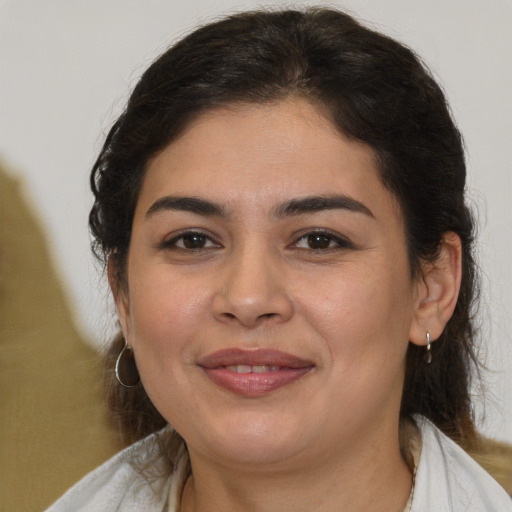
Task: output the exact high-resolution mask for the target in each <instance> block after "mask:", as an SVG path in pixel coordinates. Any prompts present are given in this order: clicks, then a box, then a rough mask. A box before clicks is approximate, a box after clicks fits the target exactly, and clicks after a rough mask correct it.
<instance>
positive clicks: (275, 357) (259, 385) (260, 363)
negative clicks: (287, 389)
mask: <svg viewBox="0 0 512 512" xmlns="http://www.w3.org/2000/svg"><path fill="white" fill-rule="evenodd" d="M199 366H200V367H201V368H202V369H203V370H204V372H205V373H206V375H207V376H208V377H209V378H210V379H211V380H212V381H213V382H215V384H217V385H219V386H221V387H223V388H225V389H228V390H229V391H232V392H233V393H236V394H239V395H245V396H253V397H255V396H260V395H264V394H266V393H269V392H271V391H274V390H276V389H278V388H281V387H283V386H286V385H288V384H291V383H292V382H295V381H297V380H298V379H300V378H301V377H302V376H303V375H305V374H306V373H308V372H309V371H310V370H312V369H313V368H314V365H313V364H312V363H311V362H310V361H307V360H304V359H300V358H298V357H295V356H292V355H291V354H287V353H284V352H280V351H278V350H271V349H256V350H242V349H225V350H220V351H218V352H214V353H212V354H209V355H207V356H205V357H203V358H201V359H200V361H199Z"/></svg>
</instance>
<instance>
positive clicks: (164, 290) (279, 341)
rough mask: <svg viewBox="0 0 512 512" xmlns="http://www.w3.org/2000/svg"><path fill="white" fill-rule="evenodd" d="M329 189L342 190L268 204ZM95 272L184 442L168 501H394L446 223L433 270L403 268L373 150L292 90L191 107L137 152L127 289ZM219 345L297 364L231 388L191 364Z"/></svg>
mask: <svg viewBox="0 0 512 512" xmlns="http://www.w3.org/2000/svg"><path fill="white" fill-rule="evenodd" d="M333 195H336V196H337V197H338V196H342V197H343V198H345V199H344V201H345V202H344V203H343V204H342V205H339V204H338V205H337V206H336V207H329V208H326V209H324V208H318V211H305V210H307V209H305V208H304V205H303V203H301V204H302V206H301V207H300V208H298V211H296V210H293V209H290V208H288V209H286V208H285V207H284V206H283V205H287V204H288V205H289V203H290V201H300V200H302V199H303V198H305V197H311V196H315V197H323V198H325V197H333ZM166 197H172V198H173V199H176V198H177V197H193V198H199V199H201V200H202V201H208V202H209V204H210V203H211V204H213V205H214V206H215V208H217V209H218V210H222V212H220V211H206V210H205V208H204V207H203V208H202V210H201V208H198V207H197V205H195V206H194V205H192V206H191V205H190V204H191V203H190V202H189V203H187V204H188V206H186V209H187V210H184V209H183V208H184V206H183V204H184V203H183V201H182V202H181V203H180V202H178V203H176V202H175V201H174V202H169V200H165V199H163V198H166ZM347 198H348V200H347ZM201 204H203V203H201ZM170 205H171V206H170ZM177 205H178V206H177ZM331 206H332V205H331ZM188 210H193V211H188ZM220 213H221V214H220ZM319 231H320V233H319ZM191 232H193V233H196V234H195V235H193V234H192V235H191V234H190V233H191ZM184 233H185V236H184V237H183V234H184ZM311 234H313V237H311V236H309V235H311ZM315 236H316V238H315ZM109 271H110V276H114V275H115V270H114V269H113V265H111V268H110V269H109ZM111 284H112V287H113V290H114V295H115V299H116V305H117V308H118V313H119V318H120V321H121V325H122V329H123V333H124V335H125V338H126V340H127V342H128V344H129V345H130V346H131V347H133V349H134V352H135V357H136V360H137V366H138V368H139V372H140V375H141V378H142V381H143V383H144V387H145V389H146V391H147V393H148V395H149V396H150V398H151V400H152V401H153V403H154V404H155V406H156V407H157V408H158V410H159V411H160V413H161V414H162V415H163V416H164V417H165V418H166V419H167V420H168V421H169V423H170V424H172V425H173V426H174V427H175V428H176V430H177V431H178V432H179V433H180V434H181V435H182V436H183V438H184V439H185V441H186V443H187V447H188V449H189V453H190V458H191V465H192V477H191V478H190V479H189V480H188V482H187V485H186V487H185V491H184V494H183V501H182V510H183V511H184V512H187V511H189V510H195V511H196V512H197V511H203V510H204V511H206V510H210V511H211V510H223V511H229V510H247V511H252V510H254V511H264V510H277V509H282V508H283V506H284V505H282V504H286V505H285V508H286V510H293V511H302V510H304V511H306V510H322V511H331V510H332V511H334V510H336V511H339V510H344V511H365V510H372V511H380V510H382V511H388V512H389V511H394V510H396V511H401V510H403V507H404V506H405V503H406V501H407V497H408V495H409V492H410V488H411V481H412V478H411V473H410V471H409V469H408V468H407V466H406V464H405V462H404V461H403V460H402V458H401V456H400V449H399V443H398V429H399V427H398V418H399V409H400V399H401V395H402V387H403V379H404V360H405V353H406V350H407V346H408V343H409V341H412V342H414V343H417V344H424V343H425V333H426V331H427V330H429V332H430V333H431V337H432V339H433V340H435V339H436V338H437V337H438V336H439V334H440V333H441V332H442V329H443V327H444V324H445V323H446V321H447V320H448V319H449V317H450V315H451V312H452V311H453V307H454V305H455V301H456V298H457V292H458V286H459V284H460V243H459V242H458V238H457V237H456V236H455V235H447V236H446V237H445V239H444V241H443V244H442V250H441V251H440V258H439V261H438V262H437V264H436V265H435V266H429V267H427V266H425V268H424V272H423V275H422V276H420V277H419V278H417V279H413V278H411V273H410V268H409V262H408V258H407V250H406V244H405V234H404V223H403V219H402V215H401V212H400V209H399V207H398V205H397V203H396V201H395V199H394V197H393V195H392V194H391V192H390V191H389V190H388V189H386V188H385V187H384V186H383V185H382V183H381V180H380V178H379V174H378V171H377V167H376V160H375V156H374V154H373V151H372V150H371V148H369V147H368V146H366V145H364V144H362V143H359V142H356V141H352V140H349V139H347V138H346V137H344V136H342V135H341V134H340V133H339V132H338V131H337V130H336V129H335V128H334V127H333V126H332V125H331V124H330V123H329V121H327V120H326V119H325V117H323V116H322V114H321V113H320V112H319V111H318V109H316V108H315V107H314V106H312V105H311V104H310V103H308V102H306V101H304V100H298V99H295V100H293V99H290V100H286V101H282V102H280V103H277V104H272V105H245V106H240V105H239V106H236V107H233V108H224V109H218V110H215V111H211V112H208V113H206V114H203V115H202V116H201V117H200V118H199V119H197V120H196V121H195V122H194V123H193V124H192V125H191V126H190V127H189V128H188V129H187V130H186V132H185V133H184V134H183V135H182V136H181V137H180V138H179V139H178V140H177V141H174V142H173V143H171V144H170V145H169V146H168V147H167V148H166V149H165V150H164V151H162V152H161V153H160V154H158V155H157V156H156V157H155V158H154V159H153V160H152V161H151V162H149V165H148V169H147V174H146V177H145V179H144V183H143V187H142V190H141V193H140V197H139V200H138V203H137V207H136V211H135V216H134V221H133V231H132V237H131V245H130V251H129V255H128V265H127V275H126V284H125V286H122V287H119V286H117V283H115V281H114V278H113V277H111ZM231 348H239V349H242V350H245V351H253V350H256V349H267V348H271V349H276V350H279V351H282V352H285V353H287V354H291V355H293V356H295V357H297V358H300V359H301V360H304V361H308V362H309V363H310V365H311V368H310V369H309V370H308V371H307V373H306V374H305V375H303V376H302V377H301V378H299V379H296V380H294V381H293V382H291V383H289V384H287V385H284V386H281V387H278V388H277V389H275V390H272V391H271V392H268V393H262V394H259V395H257V396H246V395H244V394H240V393H235V392H232V391H230V390H229V389H225V388H223V387H222V386H219V385H218V384H216V383H215V382H213V381H212V380H211V379H210V378H209V377H208V375H207V373H206V372H205V371H204V368H202V367H201V361H202V360H203V359H204V358H205V357H207V356H209V355H210V354H212V353H215V352H216V351H218V350H222V349H231ZM280 504H281V505H280Z"/></svg>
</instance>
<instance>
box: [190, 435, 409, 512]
mask: <svg viewBox="0 0 512 512" xmlns="http://www.w3.org/2000/svg"><path fill="white" fill-rule="evenodd" d="M397 432H398V425H397V429H396V430H395V433H396V434H395V435H394V436H392V439H393V441H392V442H391V443H390V442H383V439H381V438H380V439H379V438H377V439H374V440H373V441H369V440H368V439H367V440H366V442H365V443H360V444H358V445H357V446H354V445H352V446H350V447H342V446H340V448H339V449H337V450H331V451H330V453H329V454H326V456H324V457H320V458H318V459H316V460H311V458H310V459H309V460H308V463H307V464H303V465H296V466H295V467H294V468H293V469H291V467H288V468H286V469H283V468H278V469H276V468H258V469H256V470H255V469H254V468H253V467H248V468H241V467H236V468H235V467H232V466H230V465H228V464H226V465H219V463H218V461H214V462H211V461H209V460H208V459H203V458H201V457H200V456H199V455H198V454H194V453H193V452H192V453H191V465H192V476H191V477H190V478H189V480H188V481H187V484H186V486H185V489H184V492H183V496H182V505H181V512H206V511H208V512H216V511H222V512H232V511H233V512H234V511H240V510H244V511H247V512H270V511H275V510H283V509H286V510H293V511H294V512H306V511H308V512H309V511H311V510H316V511H322V512H339V511H340V510H343V511H344V512H356V511H357V512H364V511H370V510H371V511H372V512H380V511H382V512H384V511H385V512H390V511H396V512H402V511H403V509H404V507H405V505H406V503H407V499H408V496H409V493H410V490H411V485H412V475H411V472H410V470H409V468H408V466H407V464H406V462H405V461H404V460H403V458H402V456H401V455H400V447H399V441H398V435H397Z"/></svg>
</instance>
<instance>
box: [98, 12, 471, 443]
mask: <svg viewBox="0 0 512 512" xmlns="http://www.w3.org/2000/svg"><path fill="white" fill-rule="evenodd" d="M290 96H294V97H301V98H305V99H307V100H309V101H311V102H312V103H313V104H315V105H319V106H320V107H321V108H322V111H323V112H327V113H328V116H329V117H330V119H331V121H332V123H333V125H334V126H336V127H337V128H338V129H339V131H340V132H341V133H343V134H344V135H345V136H348V137H349V138H351V139H354V140H358V141H362V142H364V143H366V144H368V145H369V146H370V147H371V148H373V150H374V152H375V154H376V155H377V157H378V160H379V164H380V165H379V166H380V174H381V179H382V182H383V183H384V184H385V186H386V187H388V189H389V190H391V191H392V193H393V194H394V196H395V197H396V198H397V200H398V202H399V204H400V207H401V210H402V213H403V218H404V221H405V225H406V238H407V245H408V251H409V261H410V267H411V273H412V275H413V276H417V275H418V273H419V271H420V262H421V261H435V259H436V256H437V253H438V249H439V246H440V242H441V240H442V237H443V234H444V233H446V232H449V231H451V232H454V233H456V234H457V235H458V236H459V237H460V239H461V242H462V252H463V268H462V274H463V275H462V285H461V290H460V295H459V299H458V302H457V306H456V308H455V312H454V314H453V316H452V318H451V319H450V321H449V322H448V324H447V326H446V328H445V330H444V332H443V334H442V335H441V337H440V338H439V340H437V341H436V343H435V344H434V345H433V361H432V364H430V365H428V364H425V362H424V361H423V350H422V349H421V347H417V346H415V345H413V344H410V346H409V349H408V354H407V361H406V377H405V385H404V393H403V400H402V406H401V414H402V415H403V416H409V415H412V414H414V413H419V414H422V415H424V416H426V417H427V418H430V419H431V420H432V421H433V422H434V423H435V424H436V425H437V426H439V427H440V428H441V429H442V430H443V431H444V432H445V433H447V434H448V435H449V436H451V437H452V438H454V439H456V440H457V441H458V442H459V443H461V444H462V445H466V446H470V445H471V444H472V443H473V441H474V439H475V429H474V424H473V420H472V409H471V401H470V395H469V388H470V378H471V374H472V369H473V367H476V358H475V355H474V337H475V333H474V327H473V307H474V304H475V299H476V296H477V276H476V266H475V263H474V260H473V255H472V246H473V230H474V223H473V220H472V216H471V214H470V211H469V210H468V207H467V205H466V203H465V195H464V194H465V179H466V168H465V162H464V150H463V144H462V141H461V136H460V134H459V131H458V130H457V128H456V126H455V124H454V122H453V120H452V118H451V115H450V112H449V109H448V106H447V103H446V99H445V96H444V94H443V92H442V90H441V89H440V87H439V86H438V84H437V83H436V82H435V80H434V79H433V78H432V76H431V74H430V73H429V71H428V70H427V69H426V67H425V66H424V65H422V63H421V62H420V60H419V59H418V57H417V56H416V55H415V54H414V53H413V52H412V51H411V50H410V49H408V48H406V47H405V46H403V45H402V44H400V43H398V42H396V41H394V40H393V39H390V38H389V37H386V36H384V35H382V34H379V33H377V32H375V31H372V30H370V29H368V28H366V27H364V26H362V25H361V24H360V23H358V22H357V21H355V20H354V19H353V18H352V17H350V16H348V15H347V14H344V13H342V12H339V11H336V10H331V9H322V8H315V9H306V10H284V11H265V12H248V13H242V14H238V15H234V16H231V17H228V18H224V19H222V20H220V21H217V22H214V23H211V24H209V25H206V26H204V27H201V28H199V29H198V30H196V31H194V32H193V33H191V34H190V35H188V36H187V37H185V38H184V39H183V40H181V41H180V42H178V43H177V44H176V45H174V46H173V47H172V48H170V49H169V50H168V51H166V52H165V53H164V54H163V55H162V56H161V57H159V58H158V59H157V60H156V61H155V62H154V63H153V64H152V65H151V66H150V67H149V69H148V70H147V71H146V72H145V73H144V75H143V76H142V78H141V79H140V81H139V83H138V84H137V86H136V87H135V89H134V91H133V93H132V95H131V97H130V99H129V102H128V105H127V107H126V109H125V111H124V112H123V114H122V115H121V116H120V117H119V119H118V120H117V121H116V123H115V124H114V126H113V127H112V129H111V130H110V132H109V134H108V136H107V139H106V142H105V145H104V147H103V149H102V150H101V153H100V155H99V157H98V159H97V161H96V163H95V165H94V168H93V170H92V175H91V185H92V190H93V192H94V197H95V203H94V206H93V208H92V211H91V214H90V229H91V232H92V234H93V237H94V241H93V249H94V250H95V252H96V254H97V255H98V257H100V258H101V259H102V260H103V261H104V262H106V260H107V259H108V258H109V257H111V258H112V257H113V258H115V261H116V266H117V269H118V272H119V273H118V276H117V279H118V281H119V283H122V281H123V279H124V277H125V276H124V273H125V263H126V258H127V253H128V250H129V245H130V235H131V226H132V219H133V215H134V210H135V205H136V202H137V198H138V194H139V190H140V187H141V184H142V181H143V179H144V173H145V169H146V165H147V163H148V160H149V159H150V158H151V157H153V156H155V155H156V154H157V153H158V152H159V151H161V150H162V149H163V148H165V147H166V146H167V145H168V144H169V143H171V142H172V141H173V140H175V139H176V137H177V136H179V135H180V134H181V133H182V132H183V130H184V129H186V127H187V126H188V125H189V123H190V122H191V120H192V119H194V118H196V117H197V116H199V115H200V114H201V113H203V112H205V111H207V110H210V109H213V108H216V107H219V106H223V105H228V104H233V103H267V102H276V101H279V100H281V99H284V98H287V97H290ZM122 343H123V340H122V339H118V340H116V341H115V342H114V343H113V344H112V348H111V351H110V356H109V358H108V365H109V368H113V366H114V361H115V358H116V357H117V355H118V353H119V351H120V350H121V348H122ZM108 379H109V381H110V403H111V407H112V409H113V410H114V412H115V413H116V415H117V418H118V421H119V424H120V426H121V429H122V430H123V431H124V432H125V434H126V436H127V438H128V439H129V440H134V439H137V438H139V437H142V436H143V435H145V434H148V433H150V432H153V431H155V430H157V429H159V428H160V427H162V426H163V425H164V424H165V420H164V419H163V418H162V417H161V416H160V414H159V413H158V412H157V411H156V410H155V408H154V407H153V405H152V404H151V402H150V400H149V398H148V397H147V395H146V393H145V391H144V388H143V387H142V386H140V387H138V388H136V389H128V390H127V389H124V388H122V387H121V386H120V385H118V384H117V383H116V382H115V379H114V378H113V375H112V372H111V371H110V373H109V375H108ZM333 407H335V404H333Z"/></svg>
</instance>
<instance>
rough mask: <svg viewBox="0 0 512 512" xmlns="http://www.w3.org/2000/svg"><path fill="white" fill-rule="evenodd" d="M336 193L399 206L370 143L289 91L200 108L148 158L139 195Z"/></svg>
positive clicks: (241, 199)
mask: <svg viewBox="0 0 512 512" xmlns="http://www.w3.org/2000/svg"><path fill="white" fill-rule="evenodd" d="M333 193H341V194H344V195H348V196H351V197H354V198H355V199H362V198H364V197H366V198H367V200H369V199H370V198H372V202H375V201H377V202H379V201H380V202H383V203H387V205H388V206H391V207H393V208H395V207H396V204H395V201H394V200H393V197H392V195H391V193H390V192H389V191H388V190H387V189H386V188H384V186H383V185H382V182H381V179H380V173H379V170H378V166H377V158H376V156H375V153H374V151H373V150H372V148H370V147H369V146H368V145H366V144H363V143H361V142H358V141H354V140H351V139H348V138H347V137H346V136H344V135H343V134H341V133H340V131H339V130H338V129H337V128H336V127H335V126H334V125H333V123H332V122H330V121H329V120H328V119H327V116H325V115H324V114H323V112H322V111H321V109H320V108H318V107H315V106H314V105H312V104H311V103H309V102H307V101H305V100H298V99H293V100H291V99H289V100H285V101H281V102H279V103H273V104H264V105H260V104H257V105H255V104H244V105H235V106H231V107H226V108H219V109H215V110H212V111H208V112H206V113H204V114H202V115H200V116H199V117H198V118H197V119H196V120H195V121H194V122H192V123H191V124H190V125H189V126H188V128H187V129H186V130H185V131H184V133H183V134H182V135H181V136H180V137H179V138H178V139H177V140H175V141H173V142H171V143H170V144H169V145H168V146H167V147H166V148H165V149H164V150H163V151H162V152H160V153H159V154H158V155H157V156H156V157H154V158H153V159H152V160H151V161H150V162H149V164H148V166H147V173H146V176H145V179H144V183H143V187H142V191H141V195H140V197H139V200H140V201H139V202H142V203H147V202H149V201H151V200H155V198H157V197H158V196H163V195H166V194H167V195H187V196H201V197H202V196H206V197H208V198H209V199H212V200H215V201H217V202H222V203H225V202H228V203H230V202H231V203H232V204H233V205H235V204H236V205H238V207H240V208H243V209H247V208H249V206H253V207H255V206H258V205H259V206H260V207H261V208H263V207H264V206H265V205H268V206H269V207H270V206H271V203H273V202H274V203H275V202H280V201H282V200H283V199H289V198H293V197H302V196H310V195H329V194H333ZM358 196H359V197H358ZM145 206H148V205H147V204H145ZM383 206H385V205H383Z"/></svg>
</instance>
